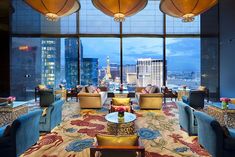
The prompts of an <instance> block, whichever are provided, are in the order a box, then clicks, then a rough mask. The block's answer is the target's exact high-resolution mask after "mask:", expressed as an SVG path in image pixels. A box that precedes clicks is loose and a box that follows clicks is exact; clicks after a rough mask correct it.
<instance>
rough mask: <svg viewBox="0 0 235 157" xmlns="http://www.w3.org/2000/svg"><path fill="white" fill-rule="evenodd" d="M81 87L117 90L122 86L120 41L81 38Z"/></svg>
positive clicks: (114, 39)
mask: <svg viewBox="0 0 235 157" xmlns="http://www.w3.org/2000/svg"><path fill="white" fill-rule="evenodd" d="M80 42H81V47H82V49H81V50H80V53H81V85H96V86H97V85H98V86H106V87H108V88H109V90H115V89H116V88H118V87H119V84H120V39H119V38H80Z"/></svg>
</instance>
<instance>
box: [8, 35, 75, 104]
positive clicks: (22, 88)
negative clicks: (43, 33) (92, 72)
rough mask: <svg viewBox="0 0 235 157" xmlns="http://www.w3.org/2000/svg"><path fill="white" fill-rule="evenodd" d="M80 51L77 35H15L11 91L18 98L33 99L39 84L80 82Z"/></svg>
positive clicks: (57, 84)
mask: <svg viewBox="0 0 235 157" xmlns="http://www.w3.org/2000/svg"><path fill="white" fill-rule="evenodd" d="M77 52H78V44H77V39H75V38H69V39H65V38H12V48H11V94H12V95H14V96H16V97H17V100H29V99H32V98H34V89H35V87H36V86H37V85H38V84H45V85H46V86H47V87H49V88H59V84H61V83H63V84H65V85H66V82H67V83H68V84H67V87H71V86H75V85H77V83H78V81H77V80H78V72H77V71H78V69H77V65H78V59H77V58H78V57H77V56H78V55H77V54H78V53H77ZM65 73H66V75H65Z"/></svg>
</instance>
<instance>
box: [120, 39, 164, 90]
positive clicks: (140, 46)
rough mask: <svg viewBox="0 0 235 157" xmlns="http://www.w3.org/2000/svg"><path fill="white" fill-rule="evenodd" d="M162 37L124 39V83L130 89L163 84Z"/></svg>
mask: <svg viewBox="0 0 235 157" xmlns="http://www.w3.org/2000/svg"><path fill="white" fill-rule="evenodd" d="M162 59H163V40H162V38H124V39H123V83H124V87H126V88H127V89H128V90H134V87H135V86H140V87H145V86H147V85H149V84H151V85H157V86H158V87H161V86H162V84H163V60H162Z"/></svg>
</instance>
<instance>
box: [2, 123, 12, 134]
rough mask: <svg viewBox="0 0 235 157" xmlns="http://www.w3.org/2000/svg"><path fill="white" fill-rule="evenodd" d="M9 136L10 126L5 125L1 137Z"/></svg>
mask: <svg viewBox="0 0 235 157" xmlns="http://www.w3.org/2000/svg"><path fill="white" fill-rule="evenodd" d="M10 135H11V125H7V127H6V128H5V130H4V132H3V136H4V137H6V136H10Z"/></svg>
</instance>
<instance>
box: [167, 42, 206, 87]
mask: <svg viewBox="0 0 235 157" xmlns="http://www.w3.org/2000/svg"><path fill="white" fill-rule="evenodd" d="M200 52H201V50H200V38H167V39H166V59H167V86H169V87H171V88H178V87H180V86H182V85H186V86H187V87H188V88H190V89H196V88H198V86H199V85H200V78H201V72H200V68H201V66H200V65H201V64H200V63H201V61H200V60H201V59H200Z"/></svg>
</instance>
